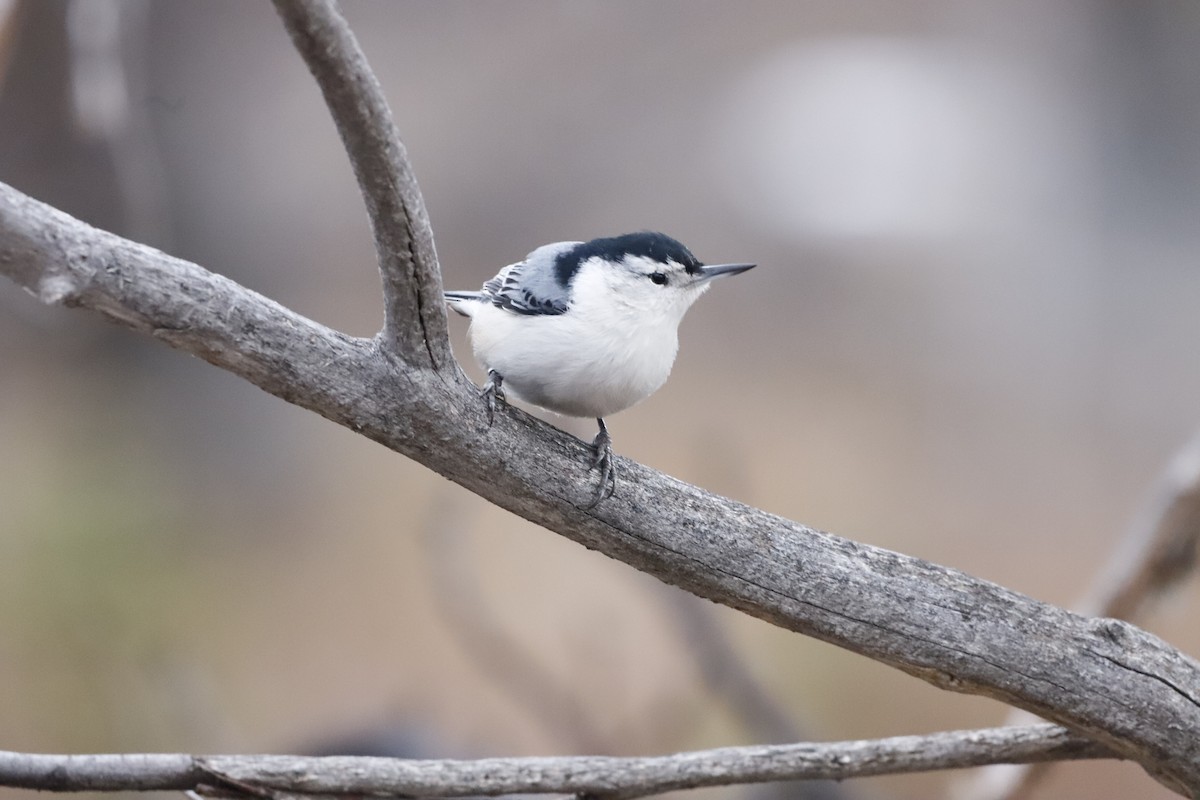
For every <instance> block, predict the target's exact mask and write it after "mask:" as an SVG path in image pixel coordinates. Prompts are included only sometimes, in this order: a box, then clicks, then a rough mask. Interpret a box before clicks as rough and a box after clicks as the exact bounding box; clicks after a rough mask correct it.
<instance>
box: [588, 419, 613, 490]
mask: <svg viewBox="0 0 1200 800" xmlns="http://www.w3.org/2000/svg"><path fill="white" fill-rule="evenodd" d="M596 421H597V422H599V423H600V432H599V433H597V434H596V438H595V439H593V440H592V448H593V449H594V450H595V451H596V453H595V455H593V456H592V467H591V468H592V469H595V470H599V471H600V486H599V488H598V489H597V490H596V497H595V499H593V500H592V503H591V505H589V506H588V510H591V509H593V508H595V507H596V506H598V505H600V501H601V500H604V499H605V498H608V497H612V496H613V495H614V494H616V493H617V465H616V462H615V460H614V458H615V457H614V456H613V451H612V437H611V436H609V435H608V427H607V426H606V425H605V424H604V420H602V419H597V420H596Z"/></svg>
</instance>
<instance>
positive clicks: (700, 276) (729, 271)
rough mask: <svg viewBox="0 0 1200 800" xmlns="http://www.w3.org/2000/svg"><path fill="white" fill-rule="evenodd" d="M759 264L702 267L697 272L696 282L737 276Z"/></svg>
mask: <svg viewBox="0 0 1200 800" xmlns="http://www.w3.org/2000/svg"><path fill="white" fill-rule="evenodd" d="M756 266H758V265H757V264H713V265H711V266H707V267H701V268H700V269H698V270H696V273H695V275H696V282H697V283H705V282H707V281H711V280H712V279H714V278H721V277H724V276H726V275H737V274H738V273H739V272H745V271H746V270H748V269H754V267H756Z"/></svg>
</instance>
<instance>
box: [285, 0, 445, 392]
mask: <svg viewBox="0 0 1200 800" xmlns="http://www.w3.org/2000/svg"><path fill="white" fill-rule="evenodd" d="M275 8H276V10H277V11H278V12H279V16H280V17H281V18H282V19H283V22H284V25H285V26H286V27H287V30H288V33H289V34H291V37H292V42H293V44H295V46H296V49H297V50H298V51H299V52H300V55H301V56H302V57H303V58H304V61H305V63H306V64H308V68H309V70H310V71H311V72H312V74H313V77H315V78H316V79H317V84H318V85H319V86H320V87H321V92H322V93H323V94H324V96H325V102H326V104H327V105H328V106H329V111H330V113H331V114H332V115H333V120H334V122H335V123H336V124H337V129H338V133H339V134H341V137H342V142H343V143H344V144H345V147H346V153H347V154H348V155H349V156H350V162H351V164H352V166H353V167H354V175H355V177H356V178H358V185H359V188H360V189H361V190H362V195H363V198H364V200H365V201H366V204H367V212H368V213H369V215H370V217H371V228H372V230H373V231H374V234H375V251H376V256H377V258H378V260H379V270H380V272H381V274H382V276H383V294H384V328H383V332H382V334H381V340H382V341H383V344H384V346H385V347H387V348H389V349H392V350H394V351H395V352H396V353H398V354H399V355H400V356H401V357H403V358H404V360H406V361H408V362H409V363H410V364H414V365H420V366H432V367H433V368H434V369H443V368H450V369H454V366H455V365H454V357H453V355H452V354H451V352H450V344H449V339H448V338H447V324H446V307H445V304H444V303H443V301H442V278H441V272H440V270H439V269H438V261H437V253H436V251H435V250H434V245H433V231H432V229H431V228H430V225H429V217H428V215H427V214H426V211H425V201H424V199H423V198H422V197H421V190H420V189H419V188H418V187H417V179H416V176H414V175H413V172H412V168H411V167H410V165H409V161H408V156H407V154H406V153H405V151H404V145H403V143H401V141H400V134H399V131H397V130H396V125H395V122H393V120H392V112H391V110H390V109H389V108H388V105H387V100H386V99H385V98H384V95H383V88H382V87H381V86H380V85H379V81H378V80H377V79H376V78H375V74H374V73H373V72H372V71H371V68H370V66H368V64H367V58H366V56H365V55H363V52H362V50H361V49H360V48H359V46H358V41H357V40H356V39H355V38H354V33H353V32H352V31H351V30H350V27H349V26H348V25H347V24H346V20H345V19H343V18H342V16H341V14H339V13H338V11H337V7H336V6H335V4H334V3H333V2H331V1H330V0H275Z"/></svg>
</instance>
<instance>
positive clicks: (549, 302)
mask: <svg viewBox="0 0 1200 800" xmlns="http://www.w3.org/2000/svg"><path fill="white" fill-rule="evenodd" d="M578 244H579V242H556V243H554V244H548V245H544V246H542V247H539V248H538V249H537V250H534V251H533V252H532V253H530V254H529V255H528V256H526V257H525V260H524V261H518V262H517V263H516V264H509V265H508V266H507V267H505V268H504V269H502V270H500V272H499V273H498V274H497V275H496V277H494V278H492V279H491V280H490V281H488V282H487V283H485V284H484V285H483V294H484V297H485V298H486V299H487V300H490V301H491V303H492V305H495V306H498V307H500V308H503V309H506V310H508V311H511V312H513V313H514V314H528V315H538V314H547V315H554V314H562V313H563V312H565V311H566V310H567V307H568V306H569V305H570V303H571V293H570V289H569V288H568V287H566V286H563V285H562V284H560V283H559V282H558V276H557V275H555V272H554V265H555V262H556V260H557V258H558V255H559V254H560V253H563V252H565V251H567V250H570V249H572V248H574V247H575V246H576V245H578Z"/></svg>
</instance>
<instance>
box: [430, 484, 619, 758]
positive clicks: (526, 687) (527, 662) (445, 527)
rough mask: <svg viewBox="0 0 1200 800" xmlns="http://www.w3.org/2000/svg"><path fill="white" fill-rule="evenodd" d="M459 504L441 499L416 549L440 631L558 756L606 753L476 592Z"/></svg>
mask: <svg viewBox="0 0 1200 800" xmlns="http://www.w3.org/2000/svg"><path fill="white" fill-rule="evenodd" d="M466 517H467V515H466V513H464V508H463V504H462V503H455V502H452V501H451V500H450V499H449V497H447V496H445V495H444V494H443V496H442V497H441V498H440V500H439V501H438V502H436V503H434V504H433V510H432V512H431V513H430V514H429V517H428V519H427V520H426V522H425V525H424V529H423V533H424V537H423V544H424V550H425V554H426V556H427V558H428V561H429V566H430V567H431V569H430V575H429V584H430V593H431V594H432V596H433V601H434V603H435V604H436V605H437V608H438V610H439V611H440V612H441V618H442V622H443V623H444V625H445V629H446V631H447V632H448V633H449V634H450V635H451V636H452V637H453V638H454V640H455V641H456V642H457V643H458V645H459V647H461V648H462V649H463V652H465V653H466V655H467V657H468V658H469V659H470V661H471V663H472V665H473V666H474V667H475V669H476V670H478V671H479V673H480V674H481V675H483V676H484V677H486V678H487V679H488V680H490V681H491V682H492V683H493V684H495V685H496V686H497V687H499V688H500V689H501V690H503V691H504V693H505V695H506V696H507V697H508V698H509V699H510V700H512V701H513V702H514V703H516V704H517V705H518V706H519V707H520V708H521V709H522V710H523V711H524V712H525V713H527V714H528V715H530V716H531V717H533V718H534V719H536V720H537V721H538V722H539V723H541V725H542V727H543V728H544V729H545V730H546V731H547V732H548V733H549V734H550V735H551V737H552V738H553V739H555V740H556V741H558V742H561V744H562V747H563V748H564V749H574V750H575V751H576V752H582V753H607V752H611V751H612V747H611V743H610V742H608V741H607V739H606V737H604V736H602V735H601V734H600V732H599V731H597V730H596V729H595V726H593V725H592V723H591V720H590V718H589V716H588V712H587V709H586V708H585V707H584V705H583V704H582V703H580V702H579V699H578V691H572V690H571V687H569V686H567V685H564V684H563V683H562V682H561V681H560V680H558V678H557V677H556V676H555V675H554V674H553V673H552V672H551V671H550V670H549V669H547V668H546V667H545V666H544V665H543V664H542V663H541V661H540V660H539V659H538V658H537V656H536V654H535V653H534V652H532V651H531V650H530V648H528V647H526V646H525V645H524V644H523V643H521V642H519V641H518V640H517V639H516V638H515V637H514V636H513V635H512V634H510V633H508V632H506V630H505V627H504V625H503V623H502V621H501V620H499V619H497V618H496V617H495V616H494V615H493V614H492V613H491V612H490V609H491V607H492V604H491V603H490V602H488V601H487V599H486V598H485V597H483V596H482V594H481V593H480V590H479V586H480V579H481V576H480V574H479V570H478V569H476V568H475V567H474V564H473V562H472V552H471V551H472V549H473V548H472V546H471V536H470V535H469V534H468V533H467V530H466V522H467V520H466Z"/></svg>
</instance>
